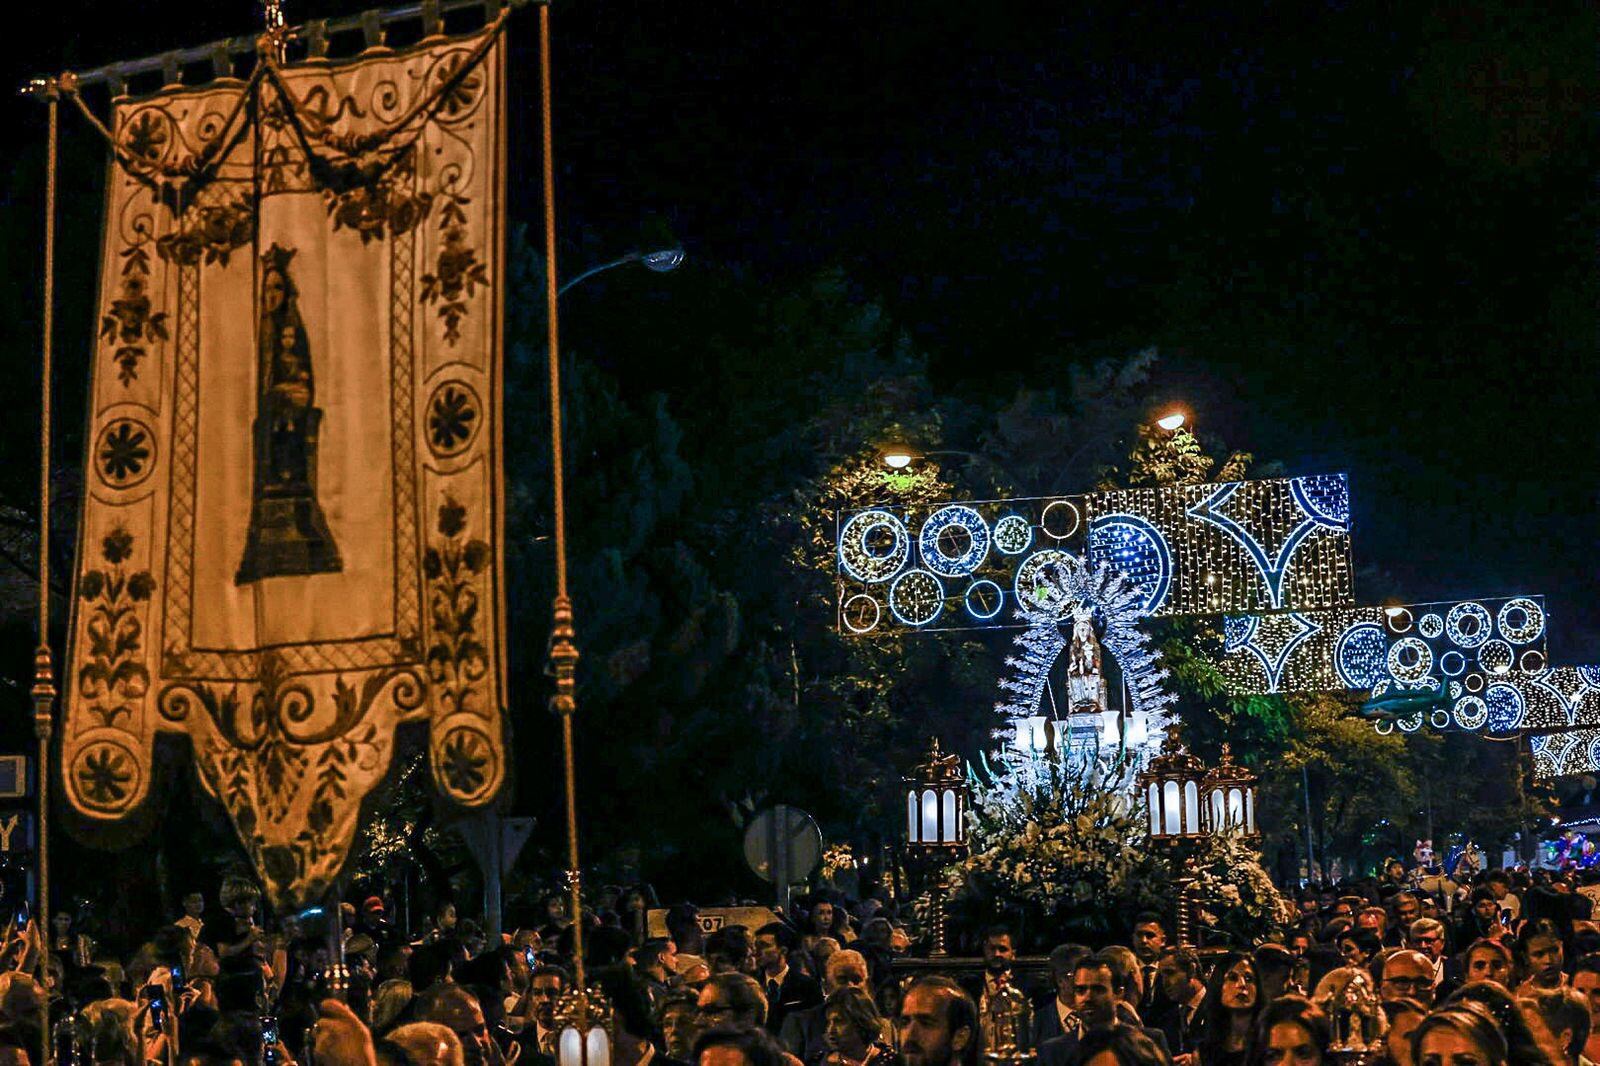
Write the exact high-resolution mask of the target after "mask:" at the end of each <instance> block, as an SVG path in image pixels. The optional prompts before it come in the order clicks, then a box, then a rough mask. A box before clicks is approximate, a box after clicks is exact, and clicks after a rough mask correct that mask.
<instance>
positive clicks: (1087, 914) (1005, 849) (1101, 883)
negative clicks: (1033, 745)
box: [949, 756, 1171, 930]
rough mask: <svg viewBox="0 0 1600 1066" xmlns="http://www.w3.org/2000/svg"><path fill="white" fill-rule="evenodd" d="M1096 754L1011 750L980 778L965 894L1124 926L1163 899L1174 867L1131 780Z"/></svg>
mask: <svg viewBox="0 0 1600 1066" xmlns="http://www.w3.org/2000/svg"><path fill="white" fill-rule="evenodd" d="M1121 776H1123V775H1122V774H1119V773H1117V772H1115V771H1113V772H1111V773H1109V774H1108V773H1107V772H1106V771H1105V770H1104V768H1103V767H1102V766H1101V765H1099V764H1098V762H1097V761H1096V760H1093V759H1088V760H1083V761H1076V760H1072V759H1070V758H1069V759H1068V760H1066V761H1065V762H1064V763H1063V762H1060V761H1055V760H1050V759H1031V758H1020V757H1010V756H1008V757H1004V758H1003V761H1001V763H1000V768H999V770H998V771H996V770H993V769H991V768H990V767H989V765H988V762H987V760H985V761H984V764H983V772H982V775H981V776H978V775H975V776H974V778H973V781H972V806H971V809H970V811H969V814H968V832H967V838H968V841H969V842H970V844H971V853H970V855H969V856H968V857H967V858H966V859H965V860H964V861H963V862H961V863H959V864H957V865H956V866H955V867H953V868H952V869H951V870H950V871H949V874H950V879H951V885H952V888H953V890H954V892H955V893H956V894H957V895H958V896H963V897H966V898H967V899H969V900H971V901H974V902H980V903H981V904H982V905H983V907H984V909H985V910H987V911H989V912H990V913H991V914H996V915H997V914H1005V913H1007V912H1023V913H1024V914H1026V913H1028V912H1032V913H1033V914H1034V915H1035V917H1036V918H1037V919H1038V920H1042V921H1045V922H1056V921H1059V920H1060V919H1061V918H1062V916H1063V915H1069V916H1070V917H1071V918H1073V919H1076V920H1077V921H1078V924H1081V925H1085V926H1088V927H1091V928H1092V927H1101V928H1104V929H1106V930H1110V929H1113V928H1116V927H1117V926H1118V925H1119V924H1120V923H1122V922H1125V921H1126V913H1127V908H1129V907H1134V908H1144V907H1157V906H1160V905H1161V903H1162V897H1163V895H1164V894H1165V891H1164V890H1165V889H1166V888H1167V887H1168V886H1169V885H1170V883H1171V882H1170V874H1169V872H1168V871H1167V869H1166V866H1165V864H1164V863H1162V862H1161V861H1160V860H1159V859H1158V858H1156V857H1155V856H1153V855H1152V854H1151V852H1150V849H1149V847H1148V843H1149V840H1148V836H1147V833H1146V829H1145V826H1146V820H1145V818H1144V817H1143V815H1142V813H1141V812H1140V811H1139V810H1138V808H1137V807H1136V805H1135V804H1134V802H1133V801H1132V800H1131V799H1130V795H1131V789H1130V788H1129V787H1128V782H1126V781H1123V780H1120V777H1121Z"/></svg>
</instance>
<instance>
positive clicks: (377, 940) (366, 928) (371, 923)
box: [357, 896, 390, 946]
mask: <svg viewBox="0 0 1600 1066" xmlns="http://www.w3.org/2000/svg"><path fill="white" fill-rule="evenodd" d="M357 921H358V923H359V926H360V930H361V932H363V933H366V934H367V936H369V937H371V938H372V942H373V943H374V944H378V945H380V946H381V945H382V944H384V943H386V942H387V941H388V939H389V936H390V929H389V917H388V912H387V911H386V910H385V909H384V906H383V898H382V897H381V896H368V897H367V898H366V899H364V900H362V901H361V915H360V917H359V918H358V919H357Z"/></svg>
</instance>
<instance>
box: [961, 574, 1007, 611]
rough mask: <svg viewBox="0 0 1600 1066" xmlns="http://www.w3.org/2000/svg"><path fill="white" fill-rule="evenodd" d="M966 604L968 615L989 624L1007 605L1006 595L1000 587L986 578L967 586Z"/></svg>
mask: <svg viewBox="0 0 1600 1066" xmlns="http://www.w3.org/2000/svg"><path fill="white" fill-rule="evenodd" d="M966 604H967V613H968V614H970V615H972V617H974V618H976V619H978V620H979V621H982V622H987V621H988V620H989V619H991V618H993V617H994V616H995V615H997V614H999V613H1000V609H1001V608H1002V607H1004V606H1005V605H1006V594H1005V593H1004V592H1003V591H1001V589H1000V586H999V585H996V584H995V583H994V582H993V581H990V580H989V579H988V578H984V579H982V580H981V581H974V582H973V583H972V584H970V585H968V586H967V595H966Z"/></svg>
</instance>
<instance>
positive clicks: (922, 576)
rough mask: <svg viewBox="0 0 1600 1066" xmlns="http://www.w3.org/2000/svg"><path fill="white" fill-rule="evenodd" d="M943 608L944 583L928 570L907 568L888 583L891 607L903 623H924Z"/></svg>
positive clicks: (910, 624)
mask: <svg viewBox="0 0 1600 1066" xmlns="http://www.w3.org/2000/svg"><path fill="white" fill-rule="evenodd" d="M943 609H944V586H943V585H941V584H940V583H939V579H938V578H936V577H934V576H933V575H932V574H930V573H928V572H927V571H926V570H907V571H906V572H905V573H903V574H901V575H900V576H899V577H897V578H895V579H894V584H892V585H890V586H889V610H890V611H892V612H893V613H894V616H895V617H896V618H898V619H899V620H900V622H901V623H902V624H904V625H908V626H925V625H927V624H928V623H929V622H931V621H933V620H934V619H935V618H938V617H939V612H940V611H941V610H943Z"/></svg>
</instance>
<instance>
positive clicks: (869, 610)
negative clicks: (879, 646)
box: [839, 592, 883, 633]
mask: <svg viewBox="0 0 1600 1066" xmlns="http://www.w3.org/2000/svg"><path fill="white" fill-rule="evenodd" d="M882 616H883V608H881V607H879V606H878V601H877V600H876V599H874V598H873V597H871V596H868V595H867V594H866V593H865V592H858V593H856V594H855V595H854V596H851V597H850V598H849V599H848V600H845V601H844V606H843V607H841V608H839V619H840V621H842V622H843V623H844V627H845V628H846V629H848V630H849V631H850V632H852V633H868V632H871V631H872V630H874V629H876V628H878V619H879V618H881V617H882Z"/></svg>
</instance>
